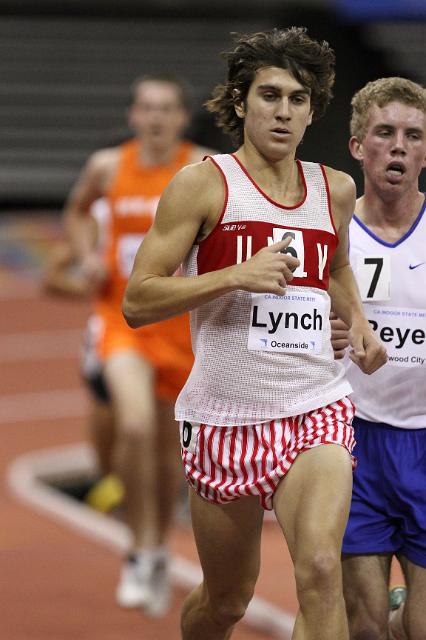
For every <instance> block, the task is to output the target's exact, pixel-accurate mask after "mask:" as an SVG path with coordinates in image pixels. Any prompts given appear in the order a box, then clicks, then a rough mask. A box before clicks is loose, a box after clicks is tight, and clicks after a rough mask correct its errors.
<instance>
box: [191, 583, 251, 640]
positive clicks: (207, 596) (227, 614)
mask: <svg viewBox="0 0 426 640" xmlns="http://www.w3.org/2000/svg"><path fill="white" fill-rule="evenodd" d="M253 593H254V583H253V584H251V583H250V584H246V585H245V586H242V587H240V588H239V589H238V591H223V592H221V593H218V594H211V592H209V591H207V590H206V591H205V592H204V597H203V596H202V594H201V591H200V592H199V597H196V598H195V597H194V598H191V597H190V598H188V600H187V606H185V605H184V607H183V610H182V629H183V631H185V630H189V629H190V628H191V627H192V624H193V622H194V621H197V623H198V624H199V623H200V622H201V621H203V623H205V624H206V625H208V627H212V628H214V629H216V630H218V631H221V632H225V631H227V630H228V629H231V628H232V627H233V626H234V625H235V624H236V623H237V622H239V621H240V620H241V618H243V616H244V614H245V612H246V610H247V607H248V605H249V602H250V600H251V599H252V597H253ZM184 637H185V636H184ZM188 637H192V636H190V635H189V636H188Z"/></svg>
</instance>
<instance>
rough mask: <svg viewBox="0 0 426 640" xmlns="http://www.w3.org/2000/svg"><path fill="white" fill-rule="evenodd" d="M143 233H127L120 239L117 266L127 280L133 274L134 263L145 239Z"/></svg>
mask: <svg viewBox="0 0 426 640" xmlns="http://www.w3.org/2000/svg"><path fill="white" fill-rule="evenodd" d="M144 237H145V234H143V233H126V234H125V235H123V236H121V237H120V238H119V239H118V243H117V264H118V270H119V272H120V275H121V276H122V277H123V278H126V280H127V279H128V278H129V276H130V274H131V273H132V269H133V263H134V261H135V257H136V254H137V251H138V249H139V246H140V244H141V242H142V240H143V239H144Z"/></svg>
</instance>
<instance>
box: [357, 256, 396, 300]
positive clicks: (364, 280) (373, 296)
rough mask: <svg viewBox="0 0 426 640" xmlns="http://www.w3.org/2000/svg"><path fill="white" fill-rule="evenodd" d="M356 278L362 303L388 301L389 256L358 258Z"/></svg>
mask: <svg viewBox="0 0 426 640" xmlns="http://www.w3.org/2000/svg"><path fill="white" fill-rule="evenodd" d="M356 276H357V282H358V287H359V291H360V294H361V299H362V300H363V302H367V301H368V300H372V301H374V300H376V301H377V302H379V301H385V300H390V293H391V291H390V287H391V264H390V256H373V255H371V256H358V257H357V262H356Z"/></svg>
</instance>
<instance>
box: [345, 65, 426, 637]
mask: <svg viewBox="0 0 426 640" xmlns="http://www.w3.org/2000/svg"><path fill="white" fill-rule="evenodd" d="M352 106H353V116H352V121H351V133H352V138H351V141H350V149H351V152H352V155H353V156H354V157H355V158H356V159H357V160H359V161H360V162H361V163H362V167H363V171H364V180H365V193H364V195H363V196H362V197H361V198H360V199H359V200H358V201H357V204H356V208H355V212H356V215H355V216H354V219H353V220H352V222H351V224H350V228H349V243H350V260H351V263H352V268H353V270H354V272H355V275H356V277H357V281H358V285H359V289H360V293H361V297H362V300H363V302H364V311H365V314H366V316H367V318H368V320H369V322H370V324H371V326H372V327H373V329H374V331H375V332H376V334H377V336H378V337H379V338H380V339H381V340H382V342H383V344H384V345H385V346H386V349H387V352H388V357H389V359H388V362H387V364H386V365H385V366H384V367H382V368H381V369H380V370H379V371H377V372H376V373H375V374H374V375H373V376H372V377H371V378H369V379H368V383H367V382H366V379H365V377H363V376H362V375H359V372H358V370H357V368H356V367H354V366H353V364H352V362H350V361H348V362H347V375H348V378H349V380H350V382H351V384H352V386H353V389H354V394H353V399H354V402H355V406H356V408H357V410H356V417H355V418H354V428H355V437H356V441H357V447H356V455H357V459H358V466H357V469H356V472H355V474H354V490H353V498H352V506H351V512H350V516H349V522H348V527H347V530H346V533H345V537H344V542H343V551H344V552H345V554H346V555H345V557H344V562H343V575H344V591H345V598H346V602H347V609H348V614H349V622H350V631H351V637H352V638H354V639H355V638H361V637H362V638H367V637H368V638H371V640H375V639H377V640H379V639H381V638H385V637H386V638H387V637H389V638H391V639H392V640H393V639H394V638H395V639H397V640H424V638H425V637H426V636H425V633H426V632H425V630H426V608H425V603H426V396H425V382H426V287H425V277H426V243H425V238H426V214H425V210H426V204H425V195H424V194H423V193H421V192H420V191H419V188H418V178H419V174H420V172H421V170H422V168H423V167H424V166H425V164H426V91H425V89H424V88H423V87H421V86H419V85H418V84H415V83H413V82H410V81H409V80H405V79H402V78H385V79H381V80H376V81H375V82H371V83H369V84H367V85H366V86H365V87H364V88H363V89H361V90H360V91H359V92H358V93H357V94H356V95H355V96H354V98H353V101H352ZM336 337H337V336H336ZM339 337H340V339H342V338H343V339H344V336H343V335H341V336H339ZM393 556H397V557H398V559H399V561H400V564H401V566H402V569H403V572H404V575H405V580H406V584H407V588H408V591H407V601H406V604H405V606H404V607H402V608H400V609H399V611H397V613H396V615H395V616H394V617H393V618H392V619H391V621H390V623H389V627H390V628H388V587H389V574H390V565H391V561H392V557H393ZM388 634H389V635H388Z"/></svg>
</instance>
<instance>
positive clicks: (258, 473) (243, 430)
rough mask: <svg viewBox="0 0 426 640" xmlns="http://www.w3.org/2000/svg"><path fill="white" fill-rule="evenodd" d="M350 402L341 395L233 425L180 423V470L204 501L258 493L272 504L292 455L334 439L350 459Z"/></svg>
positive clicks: (352, 442)
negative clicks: (293, 412)
mask: <svg viewBox="0 0 426 640" xmlns="http://www.w3.org/2000/svg"><path fill="white" fill-rule="evenodd" d="M353 414H354V405H353V404H352V402H351V400H350V399H349V398H342V400H339V401H338V402H333V403H332V404H329V405H327V406H326V407H323V408H321V409H315V410H314V411H310V412H309V413H304V414H302V415H299V416H295V417H290V418H279V419H276V420H271V421H270V422H263V423H261V424H254V425H248V426H246V425H244V426H236V427H224V426H212V425H207V424H191V423H189V422H181V423H180V440H181V451H182V460H183V463H184V467H185V475H186V479H187V480H188V482H189V484H190V485H191V486H192V487H193V489H194V490H195V491H196V492H197V493H198V494H199V495H200V496H201V497H202V498H205V499H206V500H210V501H212V502H219V503H226V502H230V501H232V500H236V499H237V498H241V497H242V496H259V498H260V501H261V503H262V506H263V507H264V508H265V509H268V510H271V509H272V500H273V496H274V492H275V490H276V488H277V486H278V484H279V482H280V480H281V479H282V478H283V477H284V476H285V474H286V473H287V471H288V470H289V469H290V467H291V465H292V464H293V462H294V460H295V459H296V457H297V455H298V454H299V453H301V452H302V451H307V450H308V449H313V448H314V447H318V446H320V445H322V444H339V445H341V446H342V447H344V448H345V449H346V450H347V451H348V452H349V454H350V456H351V459H352V466H353V467H355V459H354V458H353V457H352V449H353V447H354V446H355V440H354V435H353V428H352V426H351V425H352V418H353Z"/></svg>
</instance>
